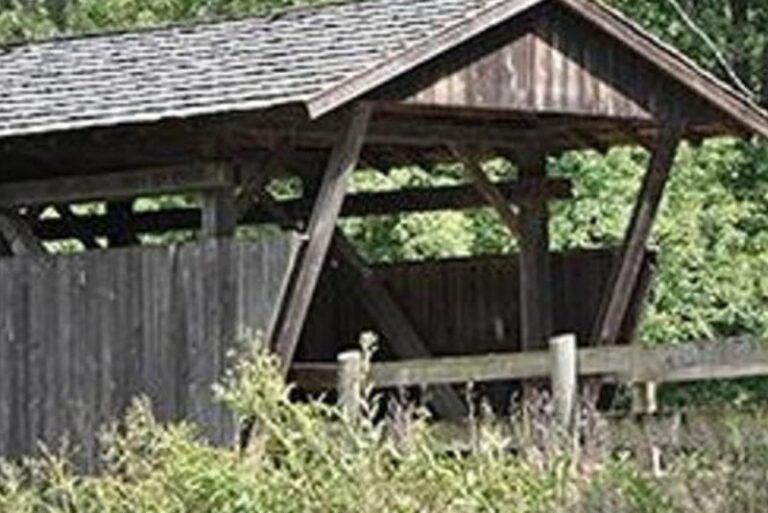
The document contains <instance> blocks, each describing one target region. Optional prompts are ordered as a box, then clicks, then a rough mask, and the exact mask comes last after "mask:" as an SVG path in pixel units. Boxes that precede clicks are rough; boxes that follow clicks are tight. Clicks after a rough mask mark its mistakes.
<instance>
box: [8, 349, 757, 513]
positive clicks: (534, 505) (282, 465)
mask: <svg viewBox="0 0 768 513" xmlns="http://www.w3.org/2000/svg"><path fill="white" fill-rule="evenodd" d="M216 393H217V395H218V397H219V398H220V399H221V400H222V402H223V403H224V404H225V405H227V406H228V407H230V408H231V409H232V410H233V411H234V412H235V413H236V415H238V416H239V417H241V418H254V419H255V420H256V426H257V429H256V431H255V436H254V437H253V438H252V439H251V441H250V444H249V445H248V447H247V448H246V449H245V451H242V452H241V451H239V450H233V449H228V448H216V447H212V446H210V445H208V444H207V443H205V442H204V441H202V440H201V439H200V438H199V437H198V435H197V433H196V431H195V429H193V428H192V427H190V426H189V425H186V424H162V423H160V422H158V421H157V420H156V419H155V418H154V416H153V415H152V413H151V408H150V405H149V404H148V403H147V402H146V401H144V400H139V401H136V402H135V403H134V405H133V406H132V407H131V409H130V410H129V412H128V413H127V416H126V418H125V420H124V422H123V425H122V426H121V427H119V428H118V427H117V426H113V427H111V428H109V429H108V430H107V431H106V433H105V435H104V436H103V443H102V458H101V470H100V472H99V473H98V474H95V475H84V474H81V473H79V472H77V471H76V469H74V468H73V466H72V465H70V464H69V463H68V462H67V460H66V458H63V457H58V456H55V455H52V454H44V455H43V456H42V457H39V458H35V459H27V460H25V461H23V462H18V463H11V462H0V511H2V512H4V513H5V512H9V513H10V512H13V513H39V512H46V513H73V512H77V513H90V512H93V513H96V512H98V513H102V512H106V513H118V512H119V513H134V512H142V513H144V512H149V513H153V512H154V513H182V512H195V513H198V512H203V513H205V512H210V513H214V512H215V513H219V512H225V513H246V512H254V513H255V512H261V511H269V512H273V513H283V512H285V513H288V512H290V513H293V512H296V513H298V512H302V513H304V512H307V513H311V512H318V513H320V512H322V513H326V512H340V513H341V512H350V511H354V512H360V513H374V512H376V513H378V512H381V511H393V512H402V513H411V512H414V511H419V512H423V513H432V512H434V513H437V512H440V513H444V512H448V513H471V512H490V511H505V510H507V509H509V507H510V505H514V509H515V511H520V512H523V513H552V512H572V513H580V512H584V513H593V512H597V511H611V512H614V513H622V512H627V513H629V512H639V513H644V512H647V513H673V512H681V513H683V512H688V511H690V512H694V511H696V512H702V513H716V512H721V511H723V512H724V511H757V510H756V509H754V508H755V507H756V506H757V505H758V504H760V503H761V501H764V500H765V499H766V497H765V490H764V488H765V487H764V479H765V477H768V453H767V452H766V451H765V450H764V448H765V447H766V445H765V432H766V431H765V430H764V429H763V427H764V426H765V425H766V421H768V417H765V416H764V415H763V416H757V415H756V416H755V417H731V416H726V415H721V416H720V417H719V421H716V422H707V423H706V428H705V430H704V431H699V430H694V432H696V433H699V434H700V436H701V437H702V441H701V442H699V443H696V439H690V440H687V441H686V442H685V445H684V447H685V449H684V452H679V453H677V452H674V451H672V450H670V452H669V453H668V454H669V456H670V461H669V463H668V470H667V475H666V476H665V478H664V479H663V480H659V479H657V478H655V477H653V476H652V475H651V474H650V473H648V472H647V471H645V470H643V469H642V468H641V467H640V466H638V465H637V464H636V463H635V462H634V461H633V460H632V459H631V458H629V457H627V456H618V457H617V456H614V454H615V453H616V451H615V450H612V449H610V447H609V446H607V445H606V446H605V447H597V446H595V444H591V445H590V446H591V447H592V449H591V450H590V451H589V452H584V453H583V455H582V457H581V464H580V465H578V466H576V465H574V464H573V461H572V460H571V458H570V457H568V456H567V455H566V453H564V452H563V447H566V446H568V444H563V445H559V444H558V443H557V441H556V440H555V438H553V436H552V431H553V430H552V429H551V426H550V428H547V427H546V426H547V424H545V423H543V422H546V418H542V419H540V420H538V421H535V422H540V423H542V424H541V425H540V426H538V428H536V430H537V432H539V433H540V434H542V435H544V438H542V440H538V441H536V440H535V439H534V438H531V437H523V438H520V439H518V441H521V440H524V441H525V442H526V444H527V445H526V449H525V450H524V451H522V452H520V453H519V454H517V455H516V454H513V453H512V452H510V451H509V450H508V449H507V446H508V445H509V442H510V435H509V434H507V433H506V432H505V431H503V430H502V429H501V428H500V427H499V424H497V423H489V422H484V421H482V420H481V419H474V420H473V421H474V422H478V423H479V427H480V429H478V430H477V434H476V435H475V436H476V440H475V441H474V442H472V444H471V445H472V447H473V448H474V449H473V450H472V451H470V452H467V453H460V452H457V451H455V450H451V449H449V445H448V444H446V442H445V441H444V440H442V439H441V437H440V436H438V433H437V430H436V428H435V427H434V426H430V425H429V424H428V423H427V422H426V419H425V418H424V416H423V415H422V414H420V413H419V412H418V411H415V412H414V411H410V412H408V411H400V412H399V413H395V414H394V415H393V416H392V417H390V418H389V419H387V420H385V421H383V422H373V421H372V420H371V419H372V418H373V416H374V414H375V411H376V410H377V409H378V408H379V405H380V402H379V400H378V398H373V399H372V401H371V402H370V403H369V404H368V405H366V406H364V416H363V419H362V421H359V420H356V419H353V418H350V417H349V416H348V415H346V414H345V413H344V412H342V411H341V410H339V409H337V408H335V407H332V406H328V405H327V404H322V403H297V402H294V401H291V400H290V399H289V396H290V388H289V387H286V386H285V385H284V383H283V380H282V379H281V377H280V373H279V370H278V366H277V360H276V359H275V358H273V357H271V356H269V355H265V354H262V353H260V352H258V351H257V350H256V349H252V350H249V352H248V353H247V354H246V355H244V357H243V358H242V359H240V360H239V361H238V363H237V364H236V366H235V367H234V369H233V370H232V371H231V372H230V373H229V374H227V376H226V377H225V378H224V380H223V382H222V383H221V384H220V385H219V386H218V387H217V389H216ZM631 424H632V425H634V423H631ZM615 429H618V427H617V428H615ZM635 429H636V428H635ZM513 432H531V429H520V430H517V431H514V430H513ZM513 436H514V435H513ZM589 436H594V435H589ZM630 436H631V437H632V438H630V439H629V440H630V442H631V443H632V444H633V445H632V446H633V447H646V444H647V443H648V441H647V440H646V439H645V438H643V437H642V436H641V435H637V434H630ZM537 444H539V445H537ZM542 444H543V445H542ZM596 447H597V448H596ZM691 448H694V449H695V451H694V452H693V453H692V454H690V451H691ZM734 508H736V509H734ZM750 508H751V509H750Z"/></svg>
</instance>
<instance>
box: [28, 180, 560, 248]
mask: <svg viewBox="0 0 768 513" xmlns="http://www.w3.org/2000/svg"><path fill="white" fill-rule="evenodd" d="M497 187H498V189H499V191H500V193H501V194H502V195H503V196H504V197H505V198H506V199H507V200H509V201H510V202H512V203H514V202H517V201H521V199H522V198H525V197H530V196H541V197H544V198H547V199H567V198H570V197H572V184H571V182H570V181H569V180H565V179H550V180H546V181H543V182H540V183H538V184H533V185H530V184H527V185H521V184H519V183H517V182H506V183H499V184H497ZM275 205H278V206H280V208H281V210H282V211H284V212H285V213H286V215H287V216H288V217H289V218H290V219H292V220H296V221H298V220H305V219H307V218H308V217H309V213H310V212H311V209H312V203H311V201H310V200H308V199H298V200H290V201H279V202H275ZM484 206H485V202H484V201H483V199H482V198H481V197H480V196H479V195H478V194H477V192H476V191H475V189H474V187H472V186H467V185H460V186H454V187H440V188H414V189H406V190H400V191H392V192H376V193H358V194H353V195H350V196H347V198H346V200H345V202H344V206H343V208H342V212H341V215H342V216H344V217H365V216H378V215H392V214H399V213H409V212H431V211H437V210H460V209H471V208H479V207H484ZM272 217H273V216H272V214H271V213H270V211H269V209H268V208H266V209H265V208H262V207H256V208H253V209H251V210H250V211H248V212H247V213H246V215H245V216H244V217H243V222H244V223H253V224H257V223H265V222H270V221H273V219H272ZM200 218H201V216H200V210H199V209H196V208H179V209H168V210H162V211H153V212H137V213H135V214H134V219H133V227H134V228H135V230H136V231H137V232H138V233H161V232H166V231H171V230H196V229H198V228H200ZM79 222H80V226H81V227H82V228H84V229H87V230H88V231H89V232H90V233H93V234H95V235H98V236H101V235H104V234H105V233H106V231H107V230H108V226H109V222H108V220H107V218H106V217H105V216H103V215H86V216H81V217H79ZM35 233H36V234H37V235H38V236H39V237H40V238H42V239H44V240H56V239H66V238H70V237H72V236H73V233H72V230H71V227H70V226H69V224H68V223H65V222H63V221H62V220H61V219H42V220H40V221H38V222H37V223H36V225H35Z"/></svg>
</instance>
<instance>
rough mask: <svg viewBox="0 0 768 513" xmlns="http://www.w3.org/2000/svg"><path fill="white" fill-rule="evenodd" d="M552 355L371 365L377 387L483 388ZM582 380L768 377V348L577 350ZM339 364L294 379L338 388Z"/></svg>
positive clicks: (538, 371) (528, 374)
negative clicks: (460, 385)
mask: <svg viewBox="0 0 768 513" xmlns="http://www.w3.org/2000/svg"><path fill="white" fill-rule="evenodd" d="M550 367H551V360H550V353H549V352H548V351H538V352H528V353H508V354H488V355H481V356H457V357H442V358H429V359H415V360H403V361H397V362H382V363H373V364H371V366H370V370H369V372H368V382H369V383H370V384H371V385H372V386H374V387H376V388H389V387H408V386H420V385H437V384H449V383H469V382H473V383H479V382H484V381H498V380H518V379H520V380H525V379H536V378H547V377H550V375H551V372H552V369H551V368H550ZM577 368H578V374H579V376H580V377H586V376H605V377H608V378H611V379H613V380H615V381H617V382H621V383H644V382H654V383H675V382H687V381H699V380H712V379H736V378H745V377H755V376H768V347H766V346H765V344H763V343H761V342H759V341H756V340H746V339H738V340H729V341H724V342H707V343H696V344H681V345H675V346H669V347H666V346H665V347H659V348H645V347H640V346H617V347H614V346H611V347H596V348H584V349H579V350H578V353H577ZM338 371H339V365H338V364H336V363H297V364H295V365H294V366H293V368H292V372H291V380H292V381H293V382H295V383H297V384H299V385H300V386H302V387H303V388H306V389H310V390H322V389H333V388H336V387H337V385H338Z"/></svg>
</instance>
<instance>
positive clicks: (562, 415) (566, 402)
mask: <svg viewBox="0 0 768 513" xmlns="http://www.w3.org/2000/svg"><path fill="white" fill-rule="evenodd" d="M549 355H550V356H549V359H550V373H551V374H550V379H551V382H552V401H553V402H554V406H555V418H556V420H557V423H558V426H559V427H560V428H561V429H563V430H565V431H567V432H571V430H572V429H573V427H574V425H575V413H576V382H577V361H576V358H577V353H576V336H575V335H563V336H559V337H555V338H553V339H552V340H550V341H549Z"/></svg>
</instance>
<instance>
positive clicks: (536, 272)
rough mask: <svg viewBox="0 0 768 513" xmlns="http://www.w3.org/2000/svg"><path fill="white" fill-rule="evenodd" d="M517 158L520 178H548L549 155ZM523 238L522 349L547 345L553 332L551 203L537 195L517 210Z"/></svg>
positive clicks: (520, 239)
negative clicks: (550, 258)
mask: <svg viewBox="0 0 768 513" xmlns="http://www.w3.org/2000/svg"><path fill="white" fill-rule="evenodd" d="M522 157H523V158H521V159H519V160H518V163H517V164H518V173H519V180H520V181H521V182H522V184H523V185H535V184H533V183H531V182H539V181H543V180H545V179H546V175H547V159H546V155H545V154H544V153H540V152H535V153H531V154H527V155H524V156H522ZM518 233H519V241H520V338H521V349H522V350H523V351H535V350H543V349H546V347H547V344H548V340H549V337H550V336H551V335H552V324H553V323H552V291H551V281H550V268H549V205H548V204H547V201H546V199H545V198H541V197H539V196H538V195H536V196H531V197H527V198H525V199H524V200H523V201H522V202H521V203H520V211H519V213H518Z"/></svg>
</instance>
